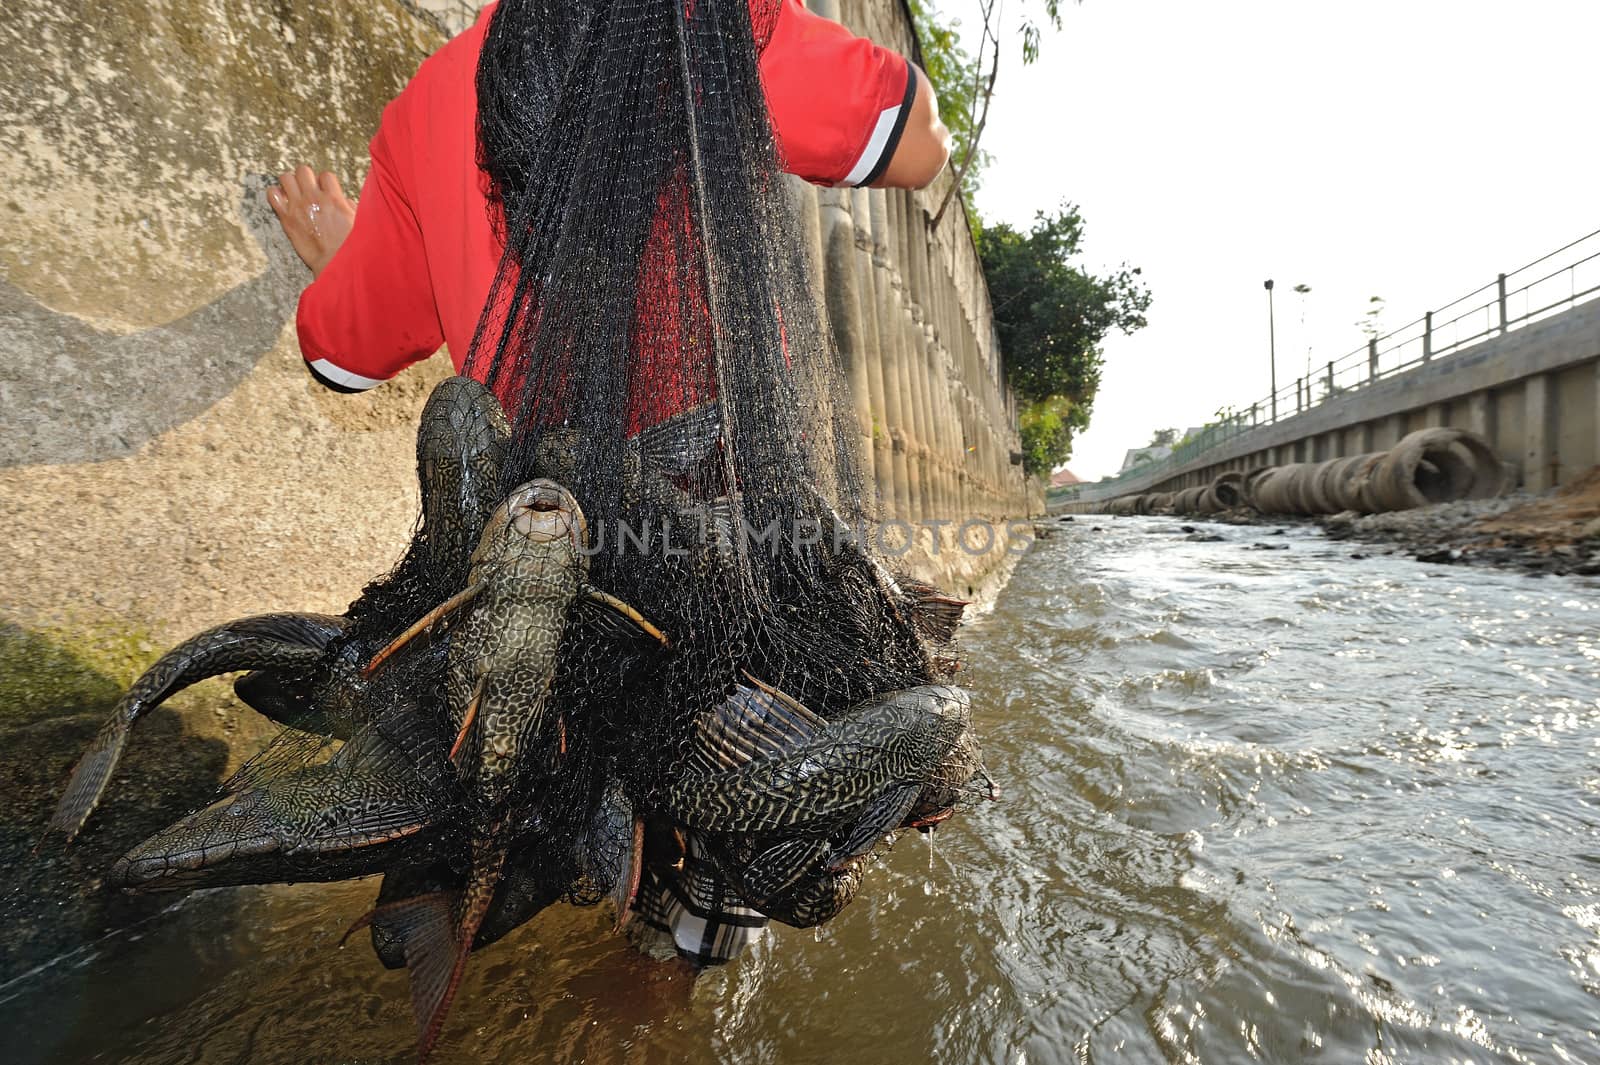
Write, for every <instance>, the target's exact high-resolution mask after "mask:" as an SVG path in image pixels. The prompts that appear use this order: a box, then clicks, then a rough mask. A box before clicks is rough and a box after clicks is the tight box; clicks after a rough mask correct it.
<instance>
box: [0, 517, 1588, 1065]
mask: <svg viewBox="0 0 1600 1065" xmlns="http://www.w3.org/2000/svg"><path fill="white" fill-rule="evenodd" d="M1097 523H1098V525H1099V527H1098V528H1096V524H1097ZM1060 528H1061V532H1060V533H1059V534H1058V535H1056V536H1055V537H1053V538H1052V539H1050V540H1047V541H1041V542H1039V543H1038V544H1036V545H1035V546H1034V548H1033V550H1032V551H1031V552H1030V553H1029V555H1028V556H1027V557H1026V558H1024V559H1023V560H1022V562H1021V564H1020V566H1019V568H1018V570H1017V572H1016V575H1015V577H1014V578H1013V580H1012V582H1011V585H1010V587H1009V588H1008V589H1007V591H1006V592H1005V593H1004V594H1003V596H1002V597H1001V599H1000V601H999V603H998V604H997V606H996V608H995V610H994V611H993V613H991V614H989V615H987V616H985V617H982V618H980V619H978V620H977V621H976V622H975V623H973V624H970V625H969V626H968V628H967V630H966V637H965V639H966V642H967V647H968V650H969V657H970V661H971V666H970V668H969V671H968V673H967V675H966V679H965V683H966V684H967V685H968V686H969V687H970V688H971V689H972V690H973V693H974V696H975V698H974V705H975V707H977V708H978V712H979V717H978V723H979V728H980V731H981V734H982V735H983V737H984V740H985V748H986V758H987V761H988V764H989V767H990V769H991V771H992V773H993V775H994V776H995V778H996V779H997V780H998V781H999V782H1000V784H1001V787H1002V788H1003V789H1004V797H1003V799H1002V801H1000V802H998V803H992V804H985V805H983V806H980V807H977V808H972V809H968V810H966V811H965V812H963V813H962V814H961V815H960V816H958V817H957V818H956V819H955V820H954V821H953V822H952V823H951V824H949V825H948V826H946V827H945V828H943V829H941V830H940V831H939V832H938V833H937V834H936V835H935V837H934V843H933V846H932V847H931V848H930V847H929V846H928V845H927V844H926V843H925V842H924V840H923V839H922V838H921V837H918V836H916V835H915V834H910V835H909V836H908V837H907V838H904V839H902V840H901V841H900V842H899V843H898V845H897V846H896V847H895V848H894V850H893V851H892V852H891V853H890V854H889V855H888V857H887V858H886V859H885V860H884V861H883V862H882V863H881V864H879V865H878V866H877V867H876V868H875V869H874V870H873V871H872V872H871V873H870V874H869V876H868V879H867V882H866V885H865V887H864V889H863V893H862V896H861V897H860V898H858V900H857V901H856V902H855V904H854V905H853V906H851V907H850V908H849V909H848V910H846V911H845V913H844V914H843V915H842V916H841V917H840V918H839V919H837V920H836V921H834V922H833V923H832V924H830V925H829V926H827V927H826V928H824V929H822V930H821V931H820V932H819V933H815V934H814V933H812V932H809V931H807V932H798V931H794V930H791V929H784V928H780V929H778V930H777V931H776V934H774V935H773V936H770V937H769V938H768V939H767V940H766V941H765V942H764V943H762V944H760V945H758V947H757V948H756V949H755V950H754V951H753V952H752V953H751V954H749V955H747V956H745V957H744V958H743V959H741V960H740V961H739V962H738V963H736V964H735V965H733V966H730V967H728V968H726V969H724V970H718V971H715V972H713V973H711V974H709V975H707V976H704V977H702V978H701V979H700V980H699V981H698V982H694V981H691V980H689V979H687V978H686V977H685V976H684V975H683V974H682V973H680V972H678V971H677V970H676V969H674V968H673V967H671V966H664V965H660V964H658V963H655V962H651V961H649V960H647V959H645V958H643V957H641V956H640V955H638V954H637V952H635V951H634V950H633V949H632V948H631V947H629V946H628V945H627V944H626V943H625V942H624V941H623V940H621V939H619V938H617V937H615V936H613V935H612V934H611V933H610V931H609V927H608V923H609V918H608V915H607V914H606V913H604V912H602V911H601V910H598V909H595V910H573V909H571V908H558V909H555V910H551V911H547V912H546V913H545V914H542V915H541V916H540V917H539V918H538V919H536V920H535V921H533V922H531V923H530V925H528V926H526V927H524V928H523V929H522V930H521V931H520V932H519V933H518V934H517V935H515V936H513V937H511V938H510V939H508V940H506V941H504V942H502V943H501V944H499V945H497V946H495V947H493V948H491V949H490V950H487V951H485V952H484V953H483V954H482V955H475V956H474V960H473V963H472V965H471V966H470V967H469V970H468V975H467V978H466V982H465V985H464V988H463V991H462V993H461V995H460V997H459V998H458V999H457V1005H456V1007H455V1009H454V1011H453V1014H452V1016H451V1018H450V1022H449V1025H448V1027H447V1030H446V1035H445V1037H444V1039H443V1041H442V1042H441V1044H440V1048H439V1050H438V1052H437V1054H436V1058H435V1060H436V1061H439V1062H456V1061H459V1062H511V1061H529V1062H538V1061H562V1062H565V1061H577V1060H585V1061H595V1062H684V1061H688V1062H700V1061H729V1062H751V1063H763V1062H785V1063H787V1062H823V1061H826V1062H841V1063H851V1062H861V1063H880V1062H888V1061H894V1062H900V1061H905V1062H922V1061H937V1062H959V1063H965V1062H980V1061H982V1062H1007V1063H1022V1062H1039V1063H1049V1062H1067V1061H1084V1062H1102V1061H1117V1062H1144V1061H1183V1062H1187V1061H1198V1062H1247V1061H1253V1060H1260V1061H1302V1060H1314V1061H1329V1062H1362V1061H1366V1062H1372V1063H1384V1062H1446V1061H1518V1062H1520V1061H1552V1062H1556V1061H1573V1062H1596V1061H1600V583H1597V582H1596V581H1595V580H1593V579H1586V578H1545V579H1535V578H1530V577H1527V576H1523V575H1520V574H1510V573H1499V572H1494V571H1489V570H1481V569H1463V568H1452V567H1431V566H1426V565H1423V564H1420V563H1416V562H1412V561H1410V560H1407V559H1403V558H1398V557H1395V558H1387V557H1381V558H1372V559H1367V560H1364V561H1356V560H1352V559H1351V558H1350V555H1351V554H1352V552H1353V551H1355V550H1357V549H1355V548H1352V546H1351V545H1349V544H1338V543H1330V542H1328V541H1326V540H1324V539H1322V538H1321V537H1320V536H1319V535H1318V534H1316V533H1314V532H1310V531H1304V530H1299V529H1291V530H1288V531H1287V532H1286V533H1284V534H1281V535H1273V530H1272V529H1270V528H1266V529H1263V528H1255V529H1239V528H1229V527H1221V526H1218V527H1212V526H1201V528H1202V529H1204V530H1205V531H1208V532H1215V533H1217V534H1220V535H1222V536H1223V537H1225V539H1224V540H1223V541H1222V542H1211V543H1202V542H1192V541H1190V540H1188V539H1186V538H1185V535H1184V533H1183V532H1182V531H1181V530H1180V529H1179V528H1178V527H1177V526H1176V525H1175V524H1173V523H1172V522H1170V521H1167V520H1163V519H1155V518H1149V519H1137V518H1136V519H1126V518H1125V519H1118V520H1115V521H1112V520H1109V519H1085V518H1079V519H1078V520H1077V521H1076V522H1073V523H1071V524H1068V525H1063V526H1061V527H1060ZM1256 544H1269V545H1273V546H1275V547H1281V548H1284V549H1282V550H1259V549H1256V548H1255V547H1254V546H1253V545H1256ZM374 890H375V884H374V883H373V882H361V883H356V884H348V885H337V886H321V885H302V886H295V887H277V888H262V889H234V890H224V891H215V892H207V893H202V894H199V895H196V896H193V897H191V898H190V899H188V900H187V901H185V902H183V903H182V904H180V905H178V906H176V907H174V908H173V909H172V910H170V911H168V912H167V913H165V914H163V915H162V916H160V917H158V918H156V919H154V920H152V921H150V922H148V923H147V924H146V925H144V926H142V927H140V928H137V929H134V930H132V931H131V932H128V933H125V934H122V935H118V936H114V937H112V938H110V939H108V940H105V941H103V942H101V943H99V944H97V945H95V946H94V947H93V948H90V949H88V950H85V951H83V952H80V954H78V955H75V956H73V957H70V958H66V959H62V960H60V961H58V962H56V963H55V964H53V965H50V966H49V967H47V968H45V969H43V970H42V971H40V972H37V973H35V974H33V975H32V976H29V977H27V978H25V979H24V980H21V981H17V982H15V983H13V984H12V985H10V986H8V987H6V988H5V989H4V990H0V999H3V1000H4V1001H0V1032H3V1033H5V1043H6V1045H7V1047H8V1050H7V1052H6V1055H5V1056H6V1058H7V1059H8V1060H11V1061H16V1060H23V1061H49V1062H79V1061H133V1062H152V1063H153V1062H163V1063H165V1062H204V1063H208V1065H209V1063H221V1062H285V1063H288V1062H294V1063H301V1062H377V1061H384V1062H388V1061H395V1062H400V1061H409V1060H412V1045H413V1044H412V1032H413V1029H412V1024H411V1019H410V1016H409V1010H408V1008H407V1006H406V986H405V978H404V975H403V974H397V973H389V972H385V971H384V970H382V969H381V968H379V966H378V965H377V963H376V961H375V960H374V959H373V957H372V955H371V953H370V951H369V950H368V949H367V947H366V944H365V942H364V940H362V941H360V942H355V943H353V945H352V946H351V947H350V948H348V949H344V950H341V949H339V948H338V946H337V943H338V939H339V936H340V933H341V932H342V931H343V929H344V927H345V926H346V924H347V923H348V922H349V921H350V920H351V919H352V918H354V917H355V916H357V915H358V914H360V913H361V912H363V911H364V910H365V908H366V907H367V906H368V905H369V904H370V899H371V896H372V895H373V893H374Z"/></svg>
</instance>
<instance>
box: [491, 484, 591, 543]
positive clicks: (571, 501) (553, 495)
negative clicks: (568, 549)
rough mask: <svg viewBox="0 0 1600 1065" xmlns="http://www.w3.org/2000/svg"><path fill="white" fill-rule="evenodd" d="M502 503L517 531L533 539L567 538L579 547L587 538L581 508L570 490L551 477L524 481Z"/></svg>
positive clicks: (585, 524) (587, 530) (585, 522)
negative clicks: (549, 478) (504, 503)
mask: <svg viewBox="0 0 1600 1065" xmlns="http://www.w3.org/2000/svg"><path fill="white" fill-rule="evenodd" d="M506 507H507V510H508V511H509V513H510V516H511V520H512V524H513V525H514V527H515V528H516V529H517V531H518V532H519V533H521V534H522V535H523V536H526V537H527V538H528V539H530V540H532V541H534V542H535V543H547V542H549V541H552V540H560V539H563V538H571V539H572V541H573V543H574V544H576V545H578V546H580V547H581V546H582V545H583V544H585V543H587V542H588V539H589V526H588V522H587V521H585V520H584V516H583V508H582V507H580V506H579V505H578V501H577V499H575V498H574V497H573V495H572V493H571V492H569V491H567V489H565V488H563V487H562V486H561V485H559V484H557V483H556V482H555V481H550V480H544V479H540V480H535V481H529V482H527V483H526V484H524V485H522V486H520V487H518V488H516V489H514V490H513V491H512V492H511V495H510V496H509V497H508V498H507V499H506Z"/></svg>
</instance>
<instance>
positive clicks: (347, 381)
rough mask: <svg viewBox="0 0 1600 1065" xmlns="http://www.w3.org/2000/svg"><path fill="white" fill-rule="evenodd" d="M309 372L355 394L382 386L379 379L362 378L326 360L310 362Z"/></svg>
mask: <svg viewBox="0 0 1600 1065" xmlns="http://www.w3.org/2000/svg"><path fill="white" fill-rule="evenodd" d="M311 370H312V372H313V373H315V374H316V375H317V376H318V377H320V378H322V379H323V380H325V381H332V382H333V383H334V384H336V385H338V386H339V387H341V388H349V389H353V390H355V391H357V392H365V391H366V390H367V389H369V388H372V387H373V386H375V385H381V384H383V381H382V380H381V379H380V378H374V377H362V376H361V375H360V374H358V373H351V372H350V371H349V370H346V369H344V368H343V367H340V366H335V365H334V364H333V363H331V362H329V361H328V360H327V359H317V360H315V361H314V362H312V363H311Z"/></svg>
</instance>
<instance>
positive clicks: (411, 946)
mask: <svg viewBox="0 0 1600 1065" xmlns="http://www.w3.org/2000/svg"><path fill="white" fill-rule="evenodd" d="M455 902H456V893H455V892H450V891H436V892H433V893H432V894H428V895H418V896H416V897H414V898H409V899H404V900H402V901H400V902H391V903H389V904H387V905H384V906H379V907H377V908H375V909H373V910H372V911H371V912H370V913H368V914H367V915H366V916H365V917H363V918H361V919H360V920H358V921H357V922H356V923H355V924H353V925H351V926H350V929H349V931H347V932H345V938H346V939H348V938H349V937H350V935H351V933H353V932H356V931H359V930H360V929H362V928H365V927H366V926H367V925H369V924H371V923H372V921H373V919H374V918H377V917H382V918H383V923H384V928H385V930H386V931H387V932H388V933H389V934H390V935H392V936H394V937H396V938H398V939H399V940H400V942H401V949H402V951H403V953H404V954H405V959H406V969H407V971H408V972H409V974H410V977H411V1011H412V1014H413V1015H414V1016H415V1018H416V1021H417V1030H418V1036H417V1059H418V1060H419V1061H421V1060H423V1059H425V1058H426V1057H427V1056H428V1053H429V1051H431V1050H432V1049H433V1044H434V1043H435V1042H436V1041H437V1040H438V1038H439V1031H440V1029H441V1028H442V1027H443V1025H444V1014H445V1011H446V1010H448V1009H449V1008H450V999H451V998H452V997H453V996H454V994H455V989H456V987H457V986H458V985H459V984H460V982H461V973H462V971H463V970H464V969H465V967H466V956H467V950H464V949H462V946H461V939H460V937H458V936H457V934H456V927H455ZM343 942H344V940H340V943H341V944H343ZM470 947H471V940H470V938H469V939H467V948H468V949H470Z"/></svg>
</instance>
